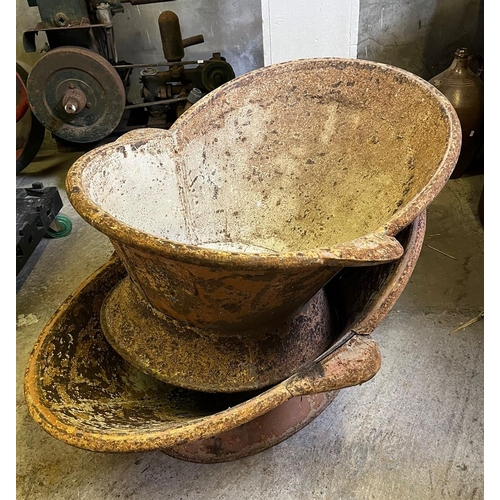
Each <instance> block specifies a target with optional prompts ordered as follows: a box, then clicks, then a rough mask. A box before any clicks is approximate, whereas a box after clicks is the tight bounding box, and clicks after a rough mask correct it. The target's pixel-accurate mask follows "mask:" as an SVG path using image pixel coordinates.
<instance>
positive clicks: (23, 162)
mask: <svg viewBox="0 0 500 500" xmlns="http://www.w3.org/2000/svg"><path fill="white" fill-rule="evenodd" d="M16 78H17V84H18V86H19V91H20V95H19V102H18V103H17V105H16V123H17V122H20V121H21V120H23V119H24V120H26V121H28V120H29V126H30V129H29V133H28V137H27V139H26V140H25V141H24V142H23V144H22V145H21V146H20V147H19V148H18V147H17V146H16V174H18V173H20V172H22V171H23V170H24V169H25V168H26V167H27V166H28V165H29V164H30V163H31V162H32V161H33V160H34V158H35V156H36V155H37V154H38V151H40V148H41V146H42V143H43V140H44V138H45V127H44V126H43V125H42V124H41V123H40V122H39V121H38V120H37V118H36V116H35V115H34V114H33V111H32V110H31V109H30V107H29V104H28V106H26V105H25V104H24V101H25V98H26V102H27V93H26V81H27V80H28V73H27V71H26V70H25V69H24V68H23V67H22V66H21V65H20V64H18V63H16Z"/></svg>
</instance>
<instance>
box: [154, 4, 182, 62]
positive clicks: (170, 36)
mask: <svg viewBox="0 0 500 500" xmlns="http://www.w3.org/2000/svg"><path fill="white" fill-rule="evenodd" d="M158 26H159V28H160V37H161V43H162V45H163V54H164V55H165V59H166V60H167V61H180V60H181V59H182V58H183V57H184V44H183V43H182V35H181V26H180V24H179V18H178V16H177V14H176V13H175V12H172V11H171V10H165V11H164V12H162V13H161V14H160V16H159V17H158Z"/></svg>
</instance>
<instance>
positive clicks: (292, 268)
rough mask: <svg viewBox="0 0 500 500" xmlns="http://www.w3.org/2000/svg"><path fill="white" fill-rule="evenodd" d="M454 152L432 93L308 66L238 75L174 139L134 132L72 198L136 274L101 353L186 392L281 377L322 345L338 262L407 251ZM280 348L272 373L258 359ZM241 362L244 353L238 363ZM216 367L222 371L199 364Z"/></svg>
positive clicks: (340, 63) (385, 78)
mask: <svg viewBox="0 0 500 500" xmlns="http://www.w3.org/2000/svg"><path fill="white" fill-rule="evenodd" d="M460 140H461V131H460V125H459V121H458V118H457V116H456V113H455V111H454V109H453V107H452V106H451V104H450V103H449V102H448V100H447V99H446V98H445V97H444V96H443V95H442V94H440V93H439V91H437V90H436V89H435V88H434V87H433V86H432V85H430V84H429V83H428V82H426V81H424V80H422V79H420V78H418V77H417V76H415V75H413V74H411V73H408V72H406V71H403V70H401V69H398V68H394V67H390V66H387V65H383V64H377V63H372V62H367V61H362V60H343V59H312V60H300V61H293V62H288V63H282V64H277V65H274V66H269V67H266V68H262V69H259V70H256V71H253V72H251V73H248V74H246V75H243V76H241V77H239V78H236V79H235V80H232V81H231V82H229V83H227V84H225V85H223V86H222V87H220V88H219V89H217V90H215V91H214V92H212V93H210V94H209V95H208V96H206V97H205V98H203V99H201V100H200V101H199V102H198V103H196V104H195V105H194V106H192V107H191V108H190V109H189V111H187V112H186V113H185V114H183V115H182V117H181V118H180V119H179V120H178V121H177V122H176V123H175V124H174V126H173V127H172V129H170V130H168V131H165V130H155V129H147V130H138V131H133V132H129V133H128V134H125V135H124V136H122V137H121V138H120V139H118V140H117V141H115V142H114V143H111V144H108V145H105V146H102V147H100V148H97V149H95V150H93V151H91V152H89V153H87V154H85V155H83V156H82V157H81V158H80V159H79V160H77V161H76V162H75V164H74V165H73V166H72V168H71V169H70V171H69V173H68V176H67V191H68V196H69V199H70V201H71V203H72V204H73V206H74V207H75V209H76V210H77V211H78V212H79V213H80V215H81V216H82V217H83V218H84V219H85V220H86V221H88V222H89V223H90V224H92V225H93V226H95V227H96V228H97V229H98V230H99V231H102V232H103V233H104V234H106V235H108V236H109V238H110V239H111V242H112V243H113V245H114V247H115V248H116V251H117V253H118V255H119V256H120V258H121V260H122V261H123V263H124V265H125V267H126V269H127V273H128V277H127V278H125V279H124V280H123V281H122V282H121V283H120V284H119V285H118V286H117V287H116V289H115V290H114V291H113V292H112V293H111V294H110V296H109V297H108V299H107V302H106V304H105V305H104V307H103V314H102V316H101V321H102V327H103V330H104V333H105V335H106V337H107V339H108V341H109V342H111V344H112V345H113V347H114V348H115V349H116V350H117V351H118V352H119V353H120V354H121V355H122V356H123V357H125V358H126V359H127V360H128V361H129V362H131V363H132V364H134V365H135V366H136V367H137V368H139V369H141V370H142V371H146V372H147V373H150V374H151V375H153V376H154V377H156V378H159V379H161V380H163V381H165V382H169V383H172V384H175V385H178V386H182V387H186V388H190V389H197V390H205V391H217V392H220V391H227V392H231V391H242V390H251V389H257V388H262V387H265V386H267V385H270V384H273V383H276V382H277V381H279V380H282V379H283V378H284V377H286V376H288V375H290V374H292V373H294V372H295V371H297V370H298V369H299V368H300V367H301V366H303V365H304V364H305V363H307V362H308V361H311V360H312V359H314V358H315V357H316V356H317V355H318V354H319V353H320V352H322V351H323V350H324V348H325V345H327V344H328V343H329V342H330V340H331V339H329V338H328V335H327V333H328V332H329V331H331V328H330V324H331V318H330V317H329V316H328V314H327V311H325V309H324V307H322V304H324V297H321V293H322V292H321V291H320V290H321V289H322V287H323V286H324V285H325V284H326V283H328V282H329V281H330V280H331V279H332V278H333V276H335V275H336V274H337V272H339V270H341V269H342V268H344V267H350V266H371V265H376V264H381V263H384V262H390V261H393V260H395V259H398V258H399V257H401V255H402V247H401V245H400V244H399V243H398V242H397V240H396V239H395V238H394V236H395V235H396V234H397V233H398V232H399V231H400V230H401V229H402V228H404V227H406V226H407V225H408V224H409V223H410V222H411V221H412V220H414V219H415V217H416V216H417V215H418V214H419V213H421V212H422V210H423V209H424V208H425V207H426V206H427V205H428V204H429V203H430V202H431V201H432V200H433V198H434V197H435V196H436V195H437V194H438V192H439V191H440V190H441V188H442V187H443V186H444V184H445V183H446V181H447V180H448V177H449V175H450V174H451V172H452V170H453V168H454V165H455V163H456V161H457V158H458V154H459V151H460ZM318 292H319V294H320V296H318V295H317V294H318ZM311 301H312V302H311ZM304 308H305V309H304ZM304 311H305V312H304ZM301 314H305V316H306V318H305V320H297V315H299V316H300V315H301ZM299 319H300V318H299ZM314 319H315V320H316V325H315V326H314V328H312V329H311V328H308V327H307V325H309V324H310V323H311V322H312V321H313V320H314ZM294 321H295V323H296V324H299V329H298V331H296V330H294V329H293V328H292V327H291V324H292V323H293V322H294ZM320 325H322V330H321V328H318V326H320ZM182 331H184V333H179V332H182ZM312 331H316V332H320V333H321V335H319V338H318V337H315V338H311V332H312ZM174 332H175V333H174ZM224 337H225V339H224ZM273 338H274V339H279V341H276V342H275V344H277V345H278V348H277V349H275V350H274V351H273V352H272V353H270V354H269V356H268V360H269V359H275V360H276V363H275V365H274V366H273V368H272V369H271V368H269V367H268V366H267V365H261V364H259V361H258V360H259V359H262V350H263V349H262V348H261V347H262V345H264V346H267V345H270V344H272V339H273ZM199 339H203V340H204V344H203V345H202V346H201V345H200V344H199V342H198V340H199ZM221 339H222V340H221ZM263 339H264V341H263V342H260V344H259V341H261V340H263ZM249 342H250V343H251V342H257V344H259V348H256V349H253V348H249V347H248V343H249ZM174 345H176V346H179V348H178V349H177V350H175V352H173V351H172V350H167V351H165V346H174ZM221 346H226V352H225V353H224V354H223V355H221V352H222V351H223V350H224V348H223V347H221ZM242 352H250V353H252V354H251V355H249V358H248V359H245V360H244V363H239V362H238V358H239V354H240V353H242ZM183 353H185V354H183ZM211 353H213V355H212V354H211ZM287 353H288V354H289V355H288V357H287V356H286V354H287ZM211 356H212V357H213V358H214V359H216V360H217V363H212V364H207V363H205V362H204V360H206V359H210V358H211ZM285 358H286V359H285ZM214 365H216V366H219V367H221V369H220V370H214V369H213V367H214ZM270 365H272V364H270ZM240 373H244V376H243V377H238V374H240Z"/></svg>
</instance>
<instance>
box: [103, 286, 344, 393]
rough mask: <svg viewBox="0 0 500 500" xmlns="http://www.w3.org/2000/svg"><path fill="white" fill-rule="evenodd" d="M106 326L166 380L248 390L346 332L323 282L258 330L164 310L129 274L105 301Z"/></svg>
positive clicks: (127, 351) (121, 349)
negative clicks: (208, 323)
mask: <svg viewBox="0 0 500 500" xmlns="http://www.w3.org/2000/svg"><path fill="white" fill-rule="evenodd" d="M100 318H101V328H102V331H103V333H104V335H105V337H106V339H107V340H108V342H109V343H110V344H111V345H112V346H113V348H114V349H115V350H116V351H117V352H118V353H119V354H120V355H121V356H123V358H125V359H126V360H127V361H129V362H130V363H131V364H132V365H134V366H135V367H136V368H138V369H139V370H141V371H143V372H144V373H147V374H149V375H151V376H153V377H155V378H157V379H159V380H161V381H163V382H167V383H169V384H172V385H175V386H179V387H184V388H186V389H192V390H198V391H207V392H240V391H250V390H254V389H260V388H263V387H268V386H270V385H274V384H276V383H278V382H281V381H282V380H284V379H285V378H287V377H289V376H290V375H292V374H294V373H295V372H297V371H298V370H299V369H300V368H302V367H303V366H304V365H305V364H306V363H308V362H310V361H312V360H314V359H315V358H316V357H318V356H319V355H320V354H321V353H322V352H324V351H325V350H326V349H327V348H328V346H329V345H331V344H332V342H333V340H334V338H335V337H336V335H337V332H338V325H337V324H335V317H334V318H331V316H330V307H329V304H328V300H327V298H326V294H325V292H324V291H323V290H320V291H319V292H318V293H317V294H316V295H315V296H314V297H313V298H312V299H311V300H310V301H309V302H308V303H307V304H306V305H304V306H303V307H302V308H300V309H299V311H298V312H297V313H295V314H294V315H293V316H291V317H290V318H288V319H287V320H286V321H285V322H284V323H283V324H279V325H273V326H272V327H268V326H267V327H264V328H261V327H259V324H258V323H256V324H255V329H254V330H252V332H251V335H249V334H246V333H247V332H245V335H241V334H239V332H238V331H236V333H234V332H227V333H226V334H224V335H221V334H220V333H219V332H212V331H211V330H207V329H205V330H201V329H199V328H195V327H193V326H191V325H190V324H189V323H187V322H183V321H178V320H174V319H172V318H170V317H169V316H167V315H164V314H161V313H158V312H156V313H155V314H151V306H149V304H148V302H147V301H146V300H144V299H143V298H142V297H141V295H140V294H139V292H138V290H137V288H136V287H135V286H133V284H132V283H131V281H130V279H129V278H125V279H124V280H122V281H121V282H120V283H119V284H118V285H117V286H116V287H115V288H114V289H113V290H112V292H111V293H110V294H108V296H107V297H106V299H105V300H104V302H103V306H102V309H101V316H100Z"/></svg>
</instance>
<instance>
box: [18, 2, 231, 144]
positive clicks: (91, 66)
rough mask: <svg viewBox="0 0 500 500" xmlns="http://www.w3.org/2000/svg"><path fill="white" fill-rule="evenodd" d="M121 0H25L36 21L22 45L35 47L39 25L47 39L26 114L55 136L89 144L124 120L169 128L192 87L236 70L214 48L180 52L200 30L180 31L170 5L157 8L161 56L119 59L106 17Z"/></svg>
mask: <svg viewBox="0 0 500 500" xmlns="http://www.w3.org/2000/svg"><path fill="white" fill-rule="evenodd" d="M28 1H29V0H28ZM123 3H127V2H125V1H121V2H120V1H119V0H114V1H110V2H102V1H101V0H36V1H29V5H32V6H37V7H38V9H39V11H40V16H41V19H42V22H40V23H38V24H37V25H36V26H35V28H33V29H31V30H27V31H25V32H24V34H23V43H24V47H25V50H26V51H27V52H33V51H35V50H36V46H35V37H36V35H37V33H38V32H45V34H46V36H47V40H48V46H49V47H48V51H47V53H46V54H45V55H44V56H42V57H41V58H40V59H39V61H38V62H37V63H36V64H35V65H34V67H33V69H32V70H31V73H30V77H29V79H28V82H27V86H26V87H27V92H28V99H29V103H30V106H31V108H32V112H33V115H34V116H35V117H36V118H37V120H38V121H39V122H40V123H41V124H42V125H43V126H44V127H45V128H46V129H47V130H48V131H49V132H50V133H52V135H53V136H54V137H55V138H56V140H59V141H60V142H63V141H66V142H68V143H69V144H70V145H71V144H72V145H76V144H86V145H87V146H89V145H90V146H93V145H95V144H97V143H99V141H101V140H103V139H105V138H107V137H108V136H109V137H111V134H112V133H113V134H112V135H114V136H116V135H121V134H122V133H125V132H126V131H127V130H129V129H131V128H137V127H146V126H155V127H160V128H169V127H170V126H171V125H172V124H173V122H175V120H176V119H177V118H178V117H179V116H180V115H181V114H182V113H183V112H184V111H186V109H188V108H189V107H190V105H191V104H192V103H190V102H189V101H188V100H187V97H188V95H189V94H190V92H191V91H192V90H193V89H198V90H199V91H201V92H202V93H203V94H206V93H208V92H211V91H212V90H214V89H215V88H217V87H219V86H221V85H222V84H224V83H226V82H228V81H229V80H231V79H233V78H234V77H235V73H234V71H233V68H232V67H231V65H230V64H229V63H228V62H227V61H226V60H225V58H224V57H221V54H220V53H218V52H216V53H213V54H212V57H211V58H210V59H208V60H197V61H183V60H182V58H183V57H184V49H185V48H186V47H189V46H192V45H197V44H200V43H203V42H204V38H203V35H194V36H190V37H188V38H182V34H181V28H180V23H179V18H178V17H177V15H176V14H175V13H174V12H172V11H164V12H161V13H160V15H159V18H158V27H159V31H160V35H161V39H162V46H163V52H164V55H165V59H166V61H164V62H156V63H155V64H153V65H149V64H147V65H146V64H130V63H127V62H126V61H120V60H119V59H118V53H117V48H116V45H115V38H114V31H113V30H114V27H113V23H112V17H113V15H114V14H116V13H119V12H124V8H123V5H122V4H123ZM129 3H131V4H132V5H143V4H149V3H157V0H130V2H129ZM138 67H142V68H145V69H143V70H142V71H141V78H140V82H141V84H142V88H141V90H140V92H141V97H142V103H131V102H129V101H128V100H127V93H128V88H129V86H130V75H131V72H132V71H133V70H134V69H135V68H138ZM159 68H163V69H164V70H163V71H160V70H159ZM151 121H154V124H153V125H151Z"/></svg>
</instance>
